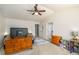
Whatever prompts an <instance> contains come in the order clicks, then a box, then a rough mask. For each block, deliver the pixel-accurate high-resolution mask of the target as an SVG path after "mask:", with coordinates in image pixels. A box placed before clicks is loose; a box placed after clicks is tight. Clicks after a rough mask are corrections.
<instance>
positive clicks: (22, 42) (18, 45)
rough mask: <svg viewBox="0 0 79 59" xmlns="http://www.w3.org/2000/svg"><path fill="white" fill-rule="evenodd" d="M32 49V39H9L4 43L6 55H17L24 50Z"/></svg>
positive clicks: (29, 37)
mask: <svg viewBox="0 0 79 59" xmlns="http://www.w3.org/2000/svg"><path fill="white" fill-rule="evenodd" d="M28 48H32V37H31V36H28V37H16V38H14V39H12V38H7V40H5V41H4V51H5V54H11V53H15V52H18V51H21V50H24V49H28Z"/></svg>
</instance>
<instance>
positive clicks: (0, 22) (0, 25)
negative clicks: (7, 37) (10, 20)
mask: <svg viewBox="0 0 79 59" xmlns="http://www.w3.org/2000/svg"><path fill="white" fill-rule="evenodd" d="M4 31H5V20H4V17H3V16H2V15H1V14H0V47H1V45H2V40H3V37H4V35H3V34H4Z"/></svg>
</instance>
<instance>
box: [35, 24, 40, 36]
mask: <svg viewBox="0 0 79 59" xmlns="http://www.w3.org/2000/svg"><path fill="white" fill-rule="evenodd" d="M35 37H39V24H35Z"/></svg>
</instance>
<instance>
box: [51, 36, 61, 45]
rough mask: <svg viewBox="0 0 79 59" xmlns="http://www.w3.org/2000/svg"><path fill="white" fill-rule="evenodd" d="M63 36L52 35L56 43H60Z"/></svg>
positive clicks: (53, 41) (52, 40) (52, 39)
mask: <svg viewBox="0 0 79 59" xmlns="http://www.w3.org/2000/svg"><path fill="white" fill-rule="evenodd" d="M60 40H61V36H58V35H52V38H51V42H52V43H53V44H55V45H60Z"/></svg>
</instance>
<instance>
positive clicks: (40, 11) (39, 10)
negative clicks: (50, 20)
mask: <svg viewBox="0 0 79 59" xmlns="http://www.w3.org/2000/svg"><path fill="white" fill-rule="evenodd" d="M38 11H39V12H46V10H38Z"/></svg>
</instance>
